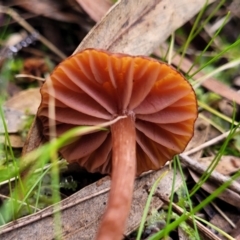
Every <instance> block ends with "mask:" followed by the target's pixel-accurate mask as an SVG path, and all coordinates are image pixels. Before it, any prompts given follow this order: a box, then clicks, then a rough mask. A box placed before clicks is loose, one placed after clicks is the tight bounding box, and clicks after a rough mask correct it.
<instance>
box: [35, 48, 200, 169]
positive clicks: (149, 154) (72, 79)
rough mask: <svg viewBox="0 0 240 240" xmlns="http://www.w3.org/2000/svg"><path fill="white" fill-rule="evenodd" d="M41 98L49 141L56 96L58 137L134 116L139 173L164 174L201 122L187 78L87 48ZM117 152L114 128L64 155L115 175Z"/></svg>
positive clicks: (59, 71) (60, 70)
mask: <svg viewBox="0 0 240 240" xmlns="http://www.w3.org/2000/svg"><path fill="white" fill-rule="evenodd" d="M48 81H51V86H52V87H53V89H54V92H55V93H54V94H53V93H52V92H53V91H51V90H50V89H49V88H50V87H49V86H50V84H47V82H48ZM41 94H42V102H41V105H40V107H39V110H38V114H37V115H38V118H39V119H40V120H41V123H42V127H43V135H44V136H45V137H46V138H47V139H48V138H49V133H50V131H49V115H48V108H49V101H50V95H54V97H55V112H56V116H55V119H54V120H55V121H56V130H57V136H59V135H61V134H62V133H64V132H65V131H67V130H69V129H71V128H73V127H76V126H81V125H96V124H101V123H104V122H106V121H109V120H112V119H114V118H116V117H117V116H119V115H128V116H129V115H131V116H132V118H133V119H134V120H135V126H136V135H137V139H136V144H137V156H136V158H137V174H140V173H142V172H144V171H148V170H154V169H159V168H161V167H162V166H163V165H164V164H165V163H166V161H168V160H170V159H171V158H172V157H173V156H174V155H176V154H178V153H181V152H182V151H183V150H184V149H185V147H186V146H187V144H188V142H189V141H190V139H191V138H192V135H193V129H194V122H195V120H196V118H197V102H196V96H195V93H194V91H193V89H192V87H191V85H190V84H189V83H188V81H187V80H186V79H185V78H184V77H183V75H182V74H181V73H179V72H178V71H177V70H175V69H174V68H173V67H171V66H170V65H168V64H166V63H163V62H159V61H157V60H155V59H152V58H148V57H143V56H130V55H126V54H114V53H110V52H106V51H103V50H96V49H86V50H84V51H82V52H80V53H77V54H76V55H73V56H71V57H69V58H67V59H66V60H65V61H63V62H62V63H60V64H59V65H58V66H57V67H56V68H55V70H54V71H53V73H52V74H51V76H50V78H49V79H48V80H47V81H46V83H44V84H43V86H42V88H41ZM111 149H112V142H111V131H110V129H109V131H98V132H94V133H91V134H88V135H84V136H80V137H78V138H77V139H75V141H74V142H72V143H70V144H69V145H67V146H65V147H63V148H62V149H61V150H60V153H61V154H62V156H63V157H64V158H65V159H67V160H68V162H70V163H72V162H78V163H79V164H80V165H81V166H83V167H85V168H86V169H87V170H88V171H91V172H97V171H98V172H102V173H110V172H111Z"/></svg>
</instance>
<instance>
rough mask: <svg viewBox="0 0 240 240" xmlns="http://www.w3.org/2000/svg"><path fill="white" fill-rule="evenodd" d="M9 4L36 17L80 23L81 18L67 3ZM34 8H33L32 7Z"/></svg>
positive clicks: (13, 1) (46, 0) (13, 0)
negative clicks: (41, 16)
mask: <svg viewBox="0 0 240 240" xmlns="http://www.w3.org/2000/svg"><path fill="white" fill-rule="evenodd" d="M11 4H12V5H13V4H14V5H17V6H19V7H22V8H24V9H26V10H27V11H29V12H32V13H34V14H36V15H43V16H45V17H49V18H52V19H56V20H59V21H63V22H73V23H80V22H81V20H83V17H82V16H81V14H79V12H76V11H74V9H73V8H72V7H71V5H70V3H69V2H68V1H55V0H44V1H37V0H31V1H21V0H11ZM33 6H34V7H33Z"/></svg>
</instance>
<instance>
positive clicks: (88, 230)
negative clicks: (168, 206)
mask: <svg viewBox="0 0 240 240" xmlns="http://www.w3.org/2000/svg"><path fill="white" fill-rule="evenodd" d="M166 171H169V172H168V174H167V175H165V176H164V178H163V179H162V180H161V181H160V183H159V185H158V188H157V189H158V191H161V193H162V194H163V195H164V196H169V195H170V193H171V189H172V178H173V174H175V173H174V171H173V170H168V167H164V168H162V169H161V170H158V171H155V172H151V173H148V174H144V175H143V176H142V177H140V178H138V179H136V182H135V187H134V194H133V204H132V209H131V212H130V216H129V219H128V222H127V228H126V232H125V234H129V233H130V232H132V231H133V230H135V229H136V228H137V226H138V225H139V223H140V221H141V217H142V213H143V209H144V207H145V204H146V201H147V197H148V192H149V188H151V186H152V185H153V183H154V181H156V180H157V178H159V177H160V176H161V175H162V174H163V173H164V172H166ZM175 177H176V180H175V189H177V188H178V187H179V186H181V185H182V179H181V175H180V174H179V173H177V174H175ZM109 188H110V180H109V178H108V177H105V178H104V179H101V180H100V183H99V182H96V183H93V184H91V185H89V186H87V187H85V188H84V189H82V190H80V191H79V192H77V193H75V194H74V195H72V196H70V197H68V198H67V199H65V200H63V201H61V202H60V203H59V210H61V219H62V222H63V223H64V224H63V225H62V235H61V238H63V239H66V240H67V239H69V240H70V239H79V240H89V239H94V236H95V234H96V230H97V226H98V224H99V222H100V220H101V217H102V213H103V212H104V209H105V207H106V202H107V198H108V190H109ZM162 204H163V202H161V201H160V200H159V199H158V197H153V199H152V202H151V206H150V208H154V209H157V208H159V207H161V206H162ZM54 209H55V208H54V207H53V206H51V207H48V208H46V209H44V210H42V211H39V212H38V213H36V214H32V215H30V216H27V217H24V218H21V219H18V220H17V221H16V222H15V221H13V222H10V223H8V224H7V225H5V226H3V227H0V238H1V240H8V239H18V236H22V237H23V236H24V239H35V240H42V239H43V233H44V239H54V238H55V237H56V236H54V220H53V216H52V214H53V211H54ZM89 209H90V210H91V213H90V214H89Z"/></svg>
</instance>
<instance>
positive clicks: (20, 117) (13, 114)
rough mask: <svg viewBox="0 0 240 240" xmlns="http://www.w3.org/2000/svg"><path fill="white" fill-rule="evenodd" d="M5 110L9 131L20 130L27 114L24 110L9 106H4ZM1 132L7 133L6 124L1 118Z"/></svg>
mask: <svg viewBox="0 0 240 240" xmlns="http://www.w3.org/2000/svg"><path fill="white" fill-rule="evenodd" d="M3 112H4V119H5V122H6V125H7V131H8V133H16V132H18V131H20V130H21V127H22V125H23V121H24V118H25V114H23V112H21V111H18V110H16V109H12V108H9V107H3ZM0 133H5V129H4V125H3V122H2V119H1V118H0Z"/></svg>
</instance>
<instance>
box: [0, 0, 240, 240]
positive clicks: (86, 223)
mask: <svg viewBox="0 0 240 240" xmlns="http://www.w3.org/2000/svg"><path fill="white" fill-rule="evenodd" d="M82 2H84V1H82ZM210 2H213V1H209V3H210ZM15 3H16V4H19V3H18V2H17V1H15ZM47 4H48V5H49V6H50V5H51V4H52V1H48V3H47ZM67 4H69V3H67ZM79 4H80V6H81V1H79ZM175 4H177V5H175ZM48 5H45V7H46V6H48ZM74 6H76V5H74ZM136 6H137V8H136ZM166 6H167V8H166ZM202 6H203V2H202V1H195V3H192V2H191V3H189V1H181V3H180V2H179V5H178V3H172V2H169V1H155V2H154V3H153V2H152V3H151V4H148V2H146V1H140V0H139V1H137V3H136V1H135V2H134V1H128V2H126V1H119V2H118V3H117V4H116V5H115V6H114V7H113V8H112V9H111V10H110V11H109V12H108V13H107V15H106V16H104V17H103V18H102V20H101V21H100V22H99V23H98V24H97V25H96V26H95V27H94V28H93V29H92V30H91V31H90V33H89V34H88V35H87V36H86V37H85V38H84V40H83V41H82V42H81V44H80V45H79V47H77V49H76V51H75V52H77V51H80V50H81V49H84V48H87V47H96V48H102V49H108V50H111V51H116V52H124V53H128V54H137V55H138V54H144V55H148V54H150V53H152V52H154V51H155V52H154V53H155V55H157V56H162V55H160V53H159V51H158V50H155V49H156V48H157V47H158V46H159V45H161V43H163V41H165V40H166V39H167V38H168V37H169V35H170V34H171V33H172V32H173V31H174V30H176V29H177V28H178V27H180V26H181V25H182V24H183V23H185V22H186V21H187V20H189V19H191V17H192V16H194V15H195V14H196V13H197V12H198V11H199V10H200V8H201V7H202ZM78 7H79V6H78ZM82 7H83V5H82ZM95 7H96V6H92V7H91V6H90V7H89V6H88V7H87V8H88V9H87V8H86V6H85V7H83V9H85V11H86V12H87V13H88V14H89V15H90V17H91V18H92V19H93V20H95V21H99V19H100V18H101V17H102V14H103V12H102V13H101V12H100V11H99V15H98V16H97V15H96V16H94V17H93V16H91V14H90V13H91V11H92V10H93V9H96V8H95ZM24 8H25V9H27V10H28V11H31V10H30V8H29V7H27V5H25V7H24ZM80 8H81V7H80ZM36 9H40V8H36ZM74 9H77V11H78V12H79V11H82V10H79V8H74ZM55 10H56V8H55ZM106 10H107V7H106ZM42 11H43V12H44V11H45V10H44V8H43V9H42ZM57 11H58V10H57ZM159 12H162V15H161V17H158V16H159ZM35 14H39V12H37V13H36V12H35ZM52 16H60V18H61V19H62V20H64V21H73V22H75V15H74V14H73V15H71V16H70V15H69V16H67V15H65V16H64V13H63V12H61V11H58V15H52ZM164 16H165V17H164ZM95 17H96V18H95ZM67 18H68V20H67ZM163 18H164V19H165V20H164V22H163V21H162V19H163ZM116 19H117V20H116ZM89 23H90V22H89V21H85V23H83V25H84V28H85V29H87V28H88V29H90V28H89V26H90V25H91V23H90V24H89ZM109 23H111V24H109ZM166 25H167V26H168V28H166ZM156 28H157V29H158V31H156ZM33 30H34V29H31V31H33ZM158 33H161V34H158ZM149 39H151V41H149ZM53 51H54V50H53ZM61 56H62V55H61ZM172 63H173V64H174V65H176V66H177V65H178V63H179V60H175V58H173V61H172ZM191 64H192V63H191V62H189V60H188V59H187V58H184V59H183V63H182V65H181V70H182V71H183V72H187V71H188V69H189V67H190V66H191ZM194 71H195V70H194ZM201 76H203V73H202V75H201ZM198 77H200V75H199V76H198ZM198 77H197V75H196V76H195V78H196V79H197V78H198ZM203 86H204V87H205V88H207V89H208V90H209V91H213V92H217V93H218V94H219V95H221V96H223V97H226V98H227V99H229V100H230V101H232V100H233V99H234V100H235V102H236V103H239V99H240V98H239V96H238V93H237V91H235V90H233V89H231V88H229V87H227V86H226V85H224V84H223V83H221V82H219V81H218V80H217V79H215V78H214V79H213V78H211V79H208V80H206V81H205V82H203ZM37 91H38V90H36V92H34V91H33V93H31V90H29V91H28V90H26V94H25V95H21V93H20V94H19V96H18V97H17V96H15V97H16V98H15V97H14V98H15V99H14V98H13V99H14V100H11V99H10V100H8V101H7V103H6V107H7V108H6V107H5V118H6V119H8V120H7V124H8V131H9V133H11V131H12V133H16V132H20V131H21V130H22V129H21V119H22V118H23V116H24V115H25V114H26V113H27V114H29V113H30V114H33V115H34V114H35V113H36V110H37V107H38V104H37V102H38V101H40V100H39V98H38V97H37V95H38V94H37ZM35 93H36V95H35ZM34 97H37V98H34ZM33 99H35V100H33ZM31 101H33V102H31ZM32 103H33V104H32ZM10 108H11V109H10ZM6 109H7V110H6ZM7 112H11V114H10V115H9V113H7ZM0 128H1V126H0ZM1 129H2V133H3V127H2V128H1ZM207 131H209V125H206V123H205V122H202V123H200V124H197V125H196V131H195V133H196V136H195V137H194V138H193V140H192V142H191V144H190V145H189V148H193V149H194V148H195V147H197V146H199V145H201V144H202V143H204V142H205V141H207ZM197 132H198V134H197ZM39 135H40V133H39V130H38V128H37V126H36V124H34V125H33V127H32V129H31V132H30V137H29V138H28V139H27V141H26V142H25V146H24V149H25V150H24V153H27V152H29V151H31V150H33V149H34V148H36V147H38V146H39V144H40V142H41V141H40V139H39ZM13 147H14V144H13ZM188 150H189V149H187V151H188ZM204 153H205V148H203V149H202V150H199V151H197V152H196V154H194V155H189V156H190V157H191V158H192V159H194V161H198V162H199V163H200V164H203V165H205V166H207V165H208V164H209V163H210V162H211V160H212V158H213V157H204V158H201V156H202V155H203V154H204ZM238 161H239V160H238V158H237V157H236V156H233V155H224V156H223V157H222V159H221V161H220V162H219V164H218V165H217V167H216V170H217V169H218V170H219V171H220V174H225V175H227V176H230V175H231V174H233V173H234V172H236V171H238V170H239V162H238ZM204 169H206V168H204ZM164 170H166V168H164V169H162V170H160V171H158V172H156V173H150V174H146V175H144V176H143V177H141V178H140V179H139V180H138V179H137V180H136V183H135V185H136V187H135V192H134V196H135V194H136V192H138V191H139V193H138V194H139V195H136V197H134V202H133V205H132V212H131V214H130V218H129V222H128V225H127V231H126V234H130V233H131V232H132V231H133V230H135V229H137V227H138V225H139V223H140V219H141V216H142V211H143V210H141V211H139V208H142V209H143V207H144V205H145V202H146V199H147V196H148V190H147V189H149V188H150V187H151V185H152V184H153V182H154V180H155V179H156V177H157V176H159V174H160V172H162V171H164ZM195 171H197V170H195ZM189 172H190V174H191V176H192V179H193V180H195V181H196V182H198V180H199V173H197V172H193V171H192V170H189ZM169 174H170V177H169V178H168V177H167V178H166V179H163V182H160V186H159V187H160V189H161V194H162V195H165V196H166V197H168V196H169V195H170V192H169V190H170V189H171V186H172V185H171V184H170V182H171V178H172V177H171V174H173V172H172V170H170V172H169ZM185 174H186V176H188V174H187V172H186V173H185ZM141 179H143V181H142V182H141ZM165 180H166V182H165ZM109 183H110V181H109V179H108V178H105V179H102V180H100V182H97V183H96V184H93V185H89V186H87V187H85V188H84V189H83V190H81V191H79V192H77V193H75V195H71V196H70V197H68V198H67V199H65V200H63V201H62V202H61V205H60V209H62V218H63V219H64V222H65V221H66V224H65V225H64V228H63V235H62V236H64V238H66V239H76V238H78V239H92V238H93V236H94V235H95V234H94V233H95V231H96V226H97V224H98V221H99V219H100V217H101V215H102V213H103V212H104V204H102V203H105V202H106V199H107V194H106V192H107V191H108V189H109ZM166 183H167V184H166ZM176 183H177V184H176V185H175V187H176V189H177V188H179V187H180V186H181V185H182V179H181V178H180V177H179V176H178V177H177V181H176ZM141 184H142V185H141ZM161 184H166V186H164V187H166V189H167V190H164V189H163V188H162V187H161V186H162V185H161ZM218 184H219V183H216V182H214V181H207V182H205V183H204V184H203V185H202V189H204V190H205V191H206V192H209V193H212V192H213V191H214V189H216V188H217V187H218ZM104 187H105V188H104ZM104 189H105V190H104ZM101 191H106V192H103V193H102V192H101ZM143 192H144V193H143ZM94 194H96V195H94ZM224 195H225V197H224ZM74 196H75V197H74ZM86 196H87V197H86ZM219 198H220V199H222V200H223V201H225V202H226V203H228V204H231V205H233V206H236V207H238V205H237V202H239V195H238V193H237V192H235V191H234V190H230V189H226V190H225V193H222V194H221V195H220V196H219ZM76 199H79V200H76ZM139 199H141V201H140V200H139ZM66 201H67V203H66ZM99 203H100V204H99ZM65 204H66V205H65ZM168 204H169V203H168ZM217 204H218V202H217ZM162 205H163V202H161V201H160V200H159V198H157V197H154V198H153V201H152V208H153V209H159V208H160V207H161V206H162ZM64 206H66V207H64ZM92 206H94V207H96V209H95V211H93V212H94V213H96V215H94V216H92V217H93V218H92V219H88V217H90V216H89V214H88V211H87V210H88V209H89V208H92ZM65 208H66V209H65ZM52 211H53V208H52V207H49V208H48V209H46V210H42V211H40V212H39V213H36V214H35V215H33V216H31V215H30V216H28V217H25V218H23V219H22V220H18V223H19V225H18V224H15V223H9V224H8V225H6V226H5V227H3V228H2V229H1V230H2V231H3V232H4V234H3V235H2V236H3V237H5V238H6V239H8V237H9V236H13V237H16V236H20V235H23V232H24V236H27V237H29V239H30V238H32V236H33V235H32V234H33V233H34V234H35V235H34V236H39V238H38V237H37V239H41V236H40V235H38V234H39V232H38V231H37V230H36V231H34V232H33V231H32V227H33V226H36V228H34V229H38V228H39V226H40V225H41V226H43V229H44V232H46V239H47V238H48V236H49V238H52V237H53V235H54V232H53V224H52V223H53V220H52V217H51V215H52ZM79 211H80V213H79V214H76V212H79ZM176 212H177V211H176ZM226 212H227V211H226ZM45 214H46V215H45ZM74 216H84V217H82V218H81V219H79V218H77V217H76V218H75V217H74ZM218 216H219V215H218ZM231 217H232V218H233V216H231ZM96 219H97V221H96ZM221 219H222V218H221ZM80 220H81V222H79V221H80ZM211 221H212V222H214V224H216V226H218V225H219V227H221V225H220V224H218V223H216V220H211ZM218 221H222V223H223V222H224V221H225V220H224V221H223V220H218ZM235 222H236V225H235V226H238V225H239V220H238V218H237V219H235ZM32 224H33V225H32ZM79 224H80V225H79ZM79 226H82V227H79ZM39 229H40V228H39ZM46 229H48V230H46ZM179 229H180V228H179ZM199 229H201V228H199ZM223 229H224V230H225V231H226V232H229V233H231V232H233V231H232V228H229V227H228V228H227V227H225V228H223ZM179 231H180V230H179ZM200 231H201V230H200ZM7 234H12V235H7ZM25 234H26V235H25ZM232 234H234V235H233V236H238V235H239V233H237V231H235V232H233V233H232ZM2 236H1V237H2ZM3 239H4V238H3ZM215 239H217V238H215Z"/></svg>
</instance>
